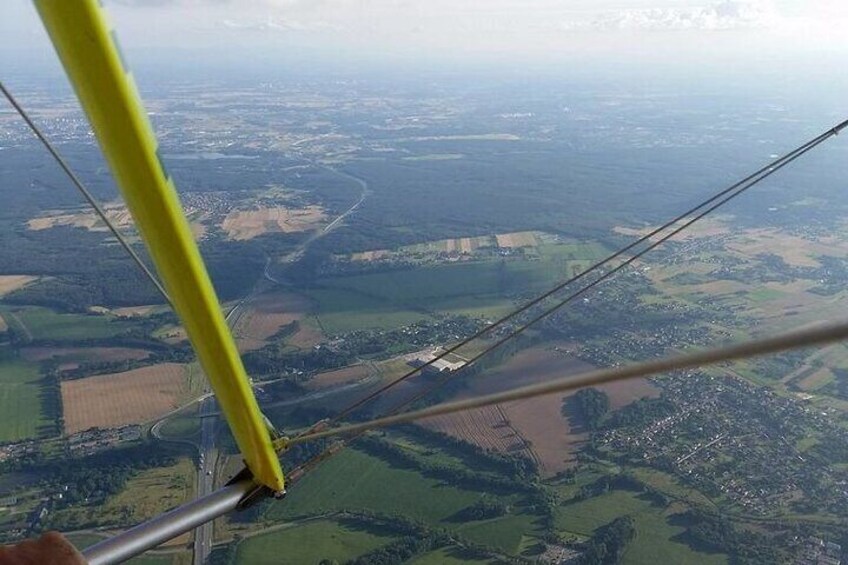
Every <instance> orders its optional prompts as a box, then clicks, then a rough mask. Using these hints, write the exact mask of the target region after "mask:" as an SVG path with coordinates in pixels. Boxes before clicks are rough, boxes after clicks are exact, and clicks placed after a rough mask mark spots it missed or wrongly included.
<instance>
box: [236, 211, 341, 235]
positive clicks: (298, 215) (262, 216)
mask: <svg viewBox="0 0 848 565" xmlns="http://www.w3.org/2000/svg"><path fill="white" fill-rule="evenodd" d="M326 219H327V216H326V214H325V213H324V210H323V209H322V208H321V207H320V206H307V207H305V208H284V207H282V206H277V207H273V208H257V209H255V210H234V211H232V212H230V213H229V214H227V217H226V218H224V222H223V224H222V225H221V227H222V228H223V229H224V231H225V232H227V237H228V238H229V239H234V240H238V241H241V240H246V239H253V238H254V237H257V236H260V235H262V234H264V233H292V232H302V231H309V230H311V229H315V228H317V227H318V226H319V225H321V224H322V223H323V222H324V221H325V220H326Z"/></svg>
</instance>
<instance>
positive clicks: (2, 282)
mask: <svg viewBox="0 0 848 565" xmlns="http://www.w3.org/2000/svg"><path fill="white" fill-rule="evenodd" d="M36 280H38V277H33V276H30V275H0V297H2V296H4V295H6V294H9V293H11V292H15V291H16V290H18V289H21V288H23V287H25V286H27V285H28V284H31V283H33V282H35V281H36Z"/></svg>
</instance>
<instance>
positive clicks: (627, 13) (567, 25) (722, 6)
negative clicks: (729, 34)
mask: <svg viewBox="0 0 848 565" xmlns="http://www.w3.org/2000/svg"><path fill="white" fill-rule="evenodd" d="M780 23H781V17H780V15H779V14H778V12H777V11H776V10H775V9H774V8H773V7H772V6H771V4H768V3H765V2H743V1H738V0H725V1H723V2H719V3H717V4H713V5H711V6H705V7H694V8H648V9H635V10H617V11H608V12H602V13H600V14H597V15H595V16H594V17H593V18H591V19H589V20H584V21H566V22H563V24H562V26H561V27H562V29H564V30H567V31H576V30H586V31H693V30H694V31H723V30H740V29H774V28H776V27H777V26H779V25H780Z"/></svg>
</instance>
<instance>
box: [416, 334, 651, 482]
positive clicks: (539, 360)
mask: <svg viewBox="0 0 848 565" xmlns="http://www.w3.org/2000/svg"><path fill="white" fill-rule="evenodd" d="M569 345H570V344H563V346H564V347H562V348H561V349H568V348H569V347H568V346H569ZM593 368H594V367H593V366H592V365H590V364H588V363H586V362H584V361H582V360H580V359H577V358H576V357H572V356H570V355H567V354H565V353H563V352H561V351H557V350H555V349H554V348H553V347H552V346H550V345H548V346H542V347H534V348H530V349H526V350H524V351H521V352H520V353H518V354H517V355H515V356H514V357H513V358H512V359H510V360H509V361H508V362H507V363H505V364H504V365H502V366H501V367H499V368H497V369H495V370H492V371H488V372H486V373H485V374H484V375H481V376H478V377H475V378H473V379H470V380H469V381H468V388H467V389H466V391H465V392H464V393H463V394H462V395H461V397H462V398H467V397H472V396H478V395H482V394H489V393H493V392H500V391H504V390H509V389H512V388H516V387H519V386H524V385H529V384H533V383H538V382H543V381H548V380H551V379H555V378H560V377H565V376H568V375H575V374H578V373H582V372H584V371H588V370H591V369H593ZM599 388H600V389H602V390H603V391H604V392H606V393H607V395H609V398H610V405H611V408H612V409H617V408H620V407H622V406H625V405H627V404H630V403H631V402H633V401H634V400H636V399H638V398H642V397H646V396H657V395H658V394H659V391H658V390H657V388H656V387H654V386H653V385H651V383H650V382H648V381H647V380H644V379H642V380H632V381H624V382H621V383H613V384H609V385H604V386H602V387H599ZM564 396H566V397H567V395H551V396H543V397H539V398H533V399H529V400H522V401H518V402H510V403H506V404H503V405H501V406H500V407H499V408H501V410H502V411H501V413H500V414H501V417H500V419H497V417H496V416H497V414H496V413H494V412H487V413H485V414H477V412H478V411H473V412H469V414H474V416H468V417H466V419H464V420H463V419H461V418H460V416H461V415H456V416H451V417H444V418H443V419H439V418H434V419H430V420H427V421H425V422H424V425H425V426H427V427H429V428H431V429H437V430H439V431H442V432H444V433H449V434H451V435H453V436H455V437H460V438H462V439H464V440H466V441H470V442H471V443H474V444H476V445H479V446H480V447H484V448H490V449H498V450H499V451H502V452H513V453H514V452H516V451H522V450H523V449H526V448H528V447H529V451H530V452H531V454H532V458H533V459H534V460H536V461H537V463H538V464H539V468H540V470H541V472H542V474H543V476H552V475H555V474H556V473H558V472H560V471H562V470H564V469H566V468H568V467H569V466H571V465H573V464H574V461H575V456H576V452H577V451H578V450H579V448H580V446H581V444H582V443H583V442H584V441H586V439H587V435H586V432H585V430H583V429H582V427H581V426H580V423H579V422H578V421H576V419H575V417H574V415H572V414H568V413H567V412H566V414H565V415H564V414H563V413H562V406H563V400H564ZM481 410H482V409H481ZM471 430H473V433H472V431H471ZM508 430H512V431H513V434H514V435H513V438H514V439H513V442H512V443H509V442H506V441H505V438H506V434H507V431H508ZM519 442H522V443H520V444H519ZM523 442H527V444H525V443H523Z"/></svg>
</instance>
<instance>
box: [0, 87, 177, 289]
mask: <svg viewBox="0 0 848 565" xmlns="http://www.w3.org/2000/svg"><path fill="white" fill-rule="evenodd" d="M0 90H2V91H3V95H4V96H5V97H6V99H7V100H8V101H9V103H10V104H11V105H12V107H13V108H14V109H15V110H16V111H17V112H18V114H20V116H21V118H23V119H24V121H25V122H26V124H27V125H28V126H29V129H30V130H32V133H34V134H35V136H36V137H37V138H38V140H39V141H41V143H42V144H43V145H44V147H46V148H47V151H48V152H49V153H50V155H52V156H53V158H54V159H55V160H56V162H57V163H58V164H59V167H61V168H62V170H63V171H65V174H66V175H68V178H69V179H71V182H72V183H73V184H74V186H76V187H77V190H79V192H80V194H82V195H83V198H85V199H86V201H87V202H88V204H89V205H90V206H91V207H92V208H93V209H94V212H95V213H96V214H97V215H98V216H99V217H100V219H101V220H102V221H103V223H104V224H106V227H108V228H109V231H111V232H112V235H114V236H115V239H117V240H118V243H120V244H121V247H123V248H124V250H125V251H126V252H127V253H128V254H129V256H130V257H131V258H132V260H133V261H134V262H135V264H136V265H138V268H139V269H141V272H142V273H144V276H146V277H147V278H148V279H149V280H150V282H152V283H153V286H155V287H156V290H157V291H158V292H159V294H161V295H162V298H164V299H165V302H167V303H168V304H171V299H170V297H169V296H168V293H167V292H166V291H165V288H164V287H163V286H162V283H161V282H159V279H157V278H156V275H154V274H153V272H152V271H151V270H150V269H149V268H148V267H147V265H146V264H145V263H144V261H142V260H141V257H139V256H138V254H137V253H136V252H135V250H134V249H133V248H132V246H131V245H130V243H129V242H128V241H127V240H126V238H125V237H124V236H123V234H122V233H121V232H120V231H118V228H117V226H115V224H113V223H112V220H110V219H109V217H108V216H107V215H106V211H105V210H103V208H102V207H101V206H100V204H99V203H98V202H97V200H96V199H95V198H94V195H92V194H91V192H90V191H89V190H88V189H87V188H86V187H85V185H84V184H83V183H82V181H81V180H80V179H79V177H77V175H76V174H75V173H74V172H73V171H72V170H71V168H70V167H69V166H68V164H67V163H66V162H65V159H64V158H63V157H62V156H61V155H60V154H59V152H58V151H57V150H56V148H55V147H53V144H52V143H50V140H49V139H47V137H46V136H45V135H44V134H43V133H42V132H41V130H40V129H39V127H38V126H36V125H35V122H33V121H32V119H31V118H30V117H29V115H28V114H27V113H26V111H24V109H23V108H22V107H21V105H20V104H19V103H18V101H17V100H15V97H14V96H12V93H11V92H9V90H8V89H7V88H6V87H5V86H4V85H3V83H2V82H0Z"/></svg>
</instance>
